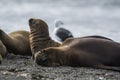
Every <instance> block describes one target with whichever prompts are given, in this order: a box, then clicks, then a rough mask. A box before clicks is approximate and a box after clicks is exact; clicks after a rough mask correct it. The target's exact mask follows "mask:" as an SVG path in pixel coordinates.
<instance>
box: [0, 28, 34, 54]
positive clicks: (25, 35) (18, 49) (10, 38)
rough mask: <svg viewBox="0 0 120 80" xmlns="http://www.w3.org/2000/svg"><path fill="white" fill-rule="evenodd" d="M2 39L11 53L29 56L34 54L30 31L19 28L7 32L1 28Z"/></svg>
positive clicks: (0, 36) (0, 38)
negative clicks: (31, 47)
mask: <svg viewBox="0 0 120 80" xmlns="http://www.w3.org/2000/svg"><path fill="white" fill-rule="evenodd" d="M0 40H1V41H2V43H3V44H4V45H5V47H6V48H7V50H8V52H9V53H14V54H19V55H28V56H29V55H32V53H31V50H30V44H29V32H28V31H24V30H19V31H14V32H11V33H10V34H6V33H5V32H4V31H3V30H1V29H0Z"/></svg>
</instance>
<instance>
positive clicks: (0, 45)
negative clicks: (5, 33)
mask: <svg viewBox="0 0 120 80" xmlns="http://www.w3.org/2000/svg"><path fill="white" fill-rule="evenodd" d="M6 53H7V49H6V47H5V46H4V44H3V43H2V42H1V41H0V64H1V61H2V59H3V58H4V57H5V55H6Z"/></svg>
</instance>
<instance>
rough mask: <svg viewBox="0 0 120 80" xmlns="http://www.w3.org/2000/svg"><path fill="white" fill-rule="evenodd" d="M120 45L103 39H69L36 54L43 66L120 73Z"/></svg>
mask: <svg viewBox="0 0 120 80" xmlns="http://www.w3.org/2000/svg"><path fill="white" fill-rule="evenodd" d="M119 61H120V44H119V43H117V42H115V41H112V40H108V39H102V38H73V39H67V40H65V41H64V42H63V44H62V45H61V46H59V47H49V48H46V49H44V50H41V51H38V52H37V53H36V54H35V62H36V63H37V64H39V65H41V66H47V67H49V66H71V67H92V68H100V69H106V70H114V71H119V72H120V62H119Z"/></svg>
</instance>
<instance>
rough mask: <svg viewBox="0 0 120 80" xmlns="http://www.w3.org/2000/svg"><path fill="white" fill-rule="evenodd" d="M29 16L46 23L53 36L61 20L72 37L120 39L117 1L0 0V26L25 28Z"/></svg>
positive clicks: (10, 30)
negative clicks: (58, 21)
mask: <svg viewBox="0 0 120 80" xmlns="http://www.w3.org/2000/svg"><path fill="white" fill-rule="evenodd" d="M29 18H40V19H43V20H45V21H46V22H47V24H48V26H49V30H50V35H51V36H52V38H54V37H53V29H54V21H55V20H56V19H61V20H62V21H63V22H64V24H65V27H64V28H67V29H68V30H70V31H71V32H72V33H73V35H74V36H75V37H78V36H79V37H80V36H87V35H101V36H105V37H109V38H112V39H113V40H115V41H119V42H120V0H0V29H3V30H4V31H5V32H7V33H9V32H12V31H15V30H27V31H29V25H28V20H29Z"/></svg>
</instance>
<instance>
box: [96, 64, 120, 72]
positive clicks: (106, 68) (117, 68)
mask: <svg viewBox="0 0 120 80" xmlns="http://www.w3.org/2000/svg"><path fill="white" fill-rule="evenodd" d="M94 68H97V69H105V70H112V71H117V72H120V67H112V66H105V65H103V64H99V65H95V66H94Z"/></svg>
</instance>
